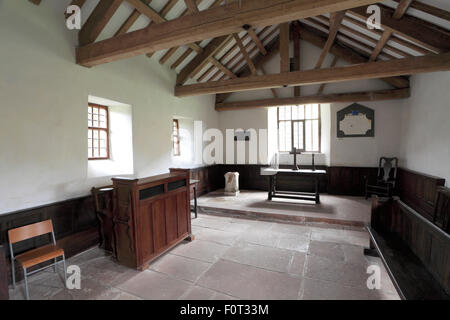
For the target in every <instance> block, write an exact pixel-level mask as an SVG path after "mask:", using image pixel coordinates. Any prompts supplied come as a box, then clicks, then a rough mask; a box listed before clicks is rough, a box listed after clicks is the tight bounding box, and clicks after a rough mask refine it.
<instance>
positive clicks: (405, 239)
mask: <svg viewBox="0 0 450 320" xmlns="http://www.w3.org/2000/svg"><path fill="white" fill-rule="evenodd" d="M367 230H368V232H369V234H370V238H371V245H372V247H373V250H375V251H376V253H377V254H378V256H379V257H380V258H381V260H382V262H383V264H384V266H385V267H386V270H387V272H388V274H389V276H390V278H391V280H392V282H393V284H394V286H395V288H396V290H397V292H398V294H399V295H400V297H401V298H402V299H404V300H450V295H449V287H450V236H449V235H448V234H447V233H446V232H444V231H443V230H441V229H440V228H439V227H437V226H436V225H434V224H433V223H432V222H430V221H428V220H427V219H425V218H424V217H422V216H421V215H420V214H419V213H417V212H416V211H414V210H413V209H411V208H410V207H408V206H407V205H406V204H404V203H403V202H401V201H400V200H399V199H394V200H387V199H386V200H380V199H378V198H376V197H375V198H374V206H373V212H372V221H371V225H370V226H367ZM372 253H373V252H372ZM366 254H369V252H368V251H366Z"/></svg>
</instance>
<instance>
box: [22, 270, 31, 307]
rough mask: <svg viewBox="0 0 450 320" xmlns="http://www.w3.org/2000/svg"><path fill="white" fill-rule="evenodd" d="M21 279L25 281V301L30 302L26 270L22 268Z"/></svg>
mask: <svg viewBox="0 0 450 320" xmlns="http://www.w3.org/2000/svg"><path fill="white" fill-rule="evenodd" d="M23 277H24V279H25V297H26V299H27V300H30V293H29V291H28V277H27V268H23Z"/></svg>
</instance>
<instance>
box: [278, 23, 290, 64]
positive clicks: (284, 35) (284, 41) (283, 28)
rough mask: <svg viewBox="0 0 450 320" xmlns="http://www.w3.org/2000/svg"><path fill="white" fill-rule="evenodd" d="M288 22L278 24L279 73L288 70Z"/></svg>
mask: <svg viewBox="0 0 450 320" xmlns="http://www.w3.org/2000/svg"><path fill="white" fill-rule="evenodd" d="M289 43H290V39H289V23H287V22H286V23H282V24H280V73H285V72H289V71H290V70H289V69H290V63H291V62H290V58H289Z"/></svg>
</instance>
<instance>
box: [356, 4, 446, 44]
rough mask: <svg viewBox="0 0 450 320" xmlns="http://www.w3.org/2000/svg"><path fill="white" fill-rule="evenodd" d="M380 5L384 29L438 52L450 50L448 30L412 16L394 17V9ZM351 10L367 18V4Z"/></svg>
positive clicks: (358, 15)
mask: <svg viewBox="0 0 450 320" xmlns="http://www.w3.org/2000/svg"><path fill="white" fill-rule="evenodd" d="M378 6H379V7H380V9H381V23H382V24H381V26H382V28H383V29H384V30H388V31H391V32H393V33H397V34H399V35H400V36H402V37H405V38H406V39H408V40H410V41H413V42H416V43H418V44H420V45H421V46H424V47H425V48H428V49H429V50H432V51H433V52H436V53H439V52H448V51H450V33H449V32H447V31H446V30H443V29H442V28H439V27H438V26H435V25H433V24H431V23H429V22H426V21H424V20H421V19H418V18H415V17H412V16H403V18H402V19H394V18H393V17H392V16H393V14H394V10H393V9H391V8H389V7H386V6H384V5H382V4H378ZM349 12H350V13H351V14H352V15H355V16H357V17H359V18H362V19H367V13H366V12H367V6H362V7H358V8H352V9H350V10H349Z"/></svg>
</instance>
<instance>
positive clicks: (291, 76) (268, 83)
mask: <svg viewBox="0 0 450 320" xmlns="http://www.w3.org/2000/svg"><path fill="white" fill-rule="evenodd" d="M447 70H450V53H441V54H430V55H427V56H421V57H412V58H404V59H395V60H388V61H377V62H368V63H364V64H358V65H350V66H344V67H335V68H329V69H314V70H306V71H295V72H289V73H280V74H271V75H265V76H251V77H247V78H237V79H231V80H224V81H212V82H206V83H199V84H193V85H187V86H178V87H176V88H175V95H176V96H177V97H186V96H195V95H204V94H215V93H224V92H239V91H248V90H257V89H268V88H279V87H283V86H285V85H287V86H298V85H314V84H321V83H333V82H344V81H356V80H363V79H378V78H385V77H394V76H401V75H411V74H417V73H425V72H437V71H447Z"/></svg>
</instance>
